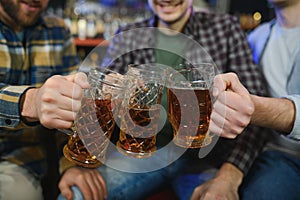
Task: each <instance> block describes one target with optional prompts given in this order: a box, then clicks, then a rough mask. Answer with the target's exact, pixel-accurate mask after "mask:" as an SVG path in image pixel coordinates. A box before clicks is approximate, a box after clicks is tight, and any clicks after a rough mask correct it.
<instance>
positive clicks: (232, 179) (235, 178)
mask: <svg viewBox="0 0 300 200" xmlns="http://www.w3.org/2000/svg"><path fill="white" fill-rule="evenodd" d="M243 176H244V174H243V173H242V171H241V170H239V169H238V168H237V167H236V166H234V165H233V164H231V163H225V164H223V165H222V167H221V168H220V170H219V171H218V173H217V175H216V177H217V178H221V179H222V180H226V182H229V183H230V184H231V185H233V186H235V187H236V188H238V187H239V186H240V184H241V183H242V180H243Z"/></svg>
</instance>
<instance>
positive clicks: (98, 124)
mask: <svg viewBox="0 0 300 200" xmlns="http://www.w3.org/2000/svg"><path fill="white" fill-rule="evenodd" d="M122 77H123V76H122V75H120V74H118V73H116V72H113V71H110V70H108V69H105V68H97V69H91V70H90V72H89V74H88V82H89V84H90V86H91V87H90V88H89V89H85V90H84V97H83V99H82V102H81V108H80V110H79V111H78V113H77V115H76V118H75V121H74V126H73V128H72V131H73V133H72V134H71V135H70V137H69V140H68V143H67V144H66V145H65V146H64V149H63V153H64V156H65V157H66V158H67V159H68V160H70V161H72V162H74V163H76V164H77V165H79V166H82V167H87V168H95V167H98V166H100V165H102V163H104V162H105V154H106V149H107V146H108V144H109V142H110V138H111V135H112V132H113V130H114V127H115V119H116V118H117V115H118V108H119V105H120V102H121V98H122V92H123V91H124V89H123V86H124V85H123V82H122V80H123V79H122Z"/></svg>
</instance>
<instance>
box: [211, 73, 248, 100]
mask: <svg viewBox="0 0 300 200" xmlns="http://www.w3.org/2000/svg"><path fill="white" fill-rule="evenodd" d="M226 90H231V91H233V92H235V93H237V94H239V95H248V94H249V92H248V90H247V89H246V88H245V87H244V86H243V85H242V83H241V82H240V80H239V78H238V76H237V75H236V74H235V73H232V72H230V73H226V74H218V75H216V76H215V79H214V89H213V95H214V96H215V97H216V96H218V95H219V94H220V93H222V92H224V91H226Z"/></svg>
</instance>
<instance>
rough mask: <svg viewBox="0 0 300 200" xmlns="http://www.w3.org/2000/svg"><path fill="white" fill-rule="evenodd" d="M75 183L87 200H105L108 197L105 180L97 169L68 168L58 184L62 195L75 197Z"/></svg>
mask: <svg viewBox="0 0 300 200" xmlns="http://www.w3.org/2000/svg"><path fill="white" fill-rule="evenodd" d="M74 185H76V186H77V187H78V188H79V189H80V191H81V193H82V195H83V197H84V199H85V200H103V199H106V197H107V189H106V184H105V181H104V179H103V177H102V176H101V174H100V173H99V172H98V171H97V170H96V169H86V168H80V167H72V168H69V169H67V170H66V171H65V173H64V174H63V176H62V178H61V180H60V182H59V185H58V187H59V189H60V192H61V194H62V196H64V197H65V198H66V199H67V200H71V199H72V197H73V194H72V190H71V186H74Z"/></svg>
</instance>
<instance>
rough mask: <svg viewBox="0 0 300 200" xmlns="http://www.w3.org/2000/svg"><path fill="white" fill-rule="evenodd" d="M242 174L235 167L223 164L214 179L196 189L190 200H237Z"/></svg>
mask: <svg viewBox="0 0 300 200" xmlns="http://www.w3.org/2000/svg"><path fill="white" fill-rule="evenodd" d="M242 178H243V174H242V173H241V171H240V170H238V169H237V168H236V167H235V166H233V165H231V164H229V163H225V164H224V165H223V166H222V167H221V169H220V170H219V172H218V174H217V175H216V177H215V178H213V179H211V180H208V181H207V182H205V183H203V184H202V185H200V186H198V187H196V188H195V189H194V192H193V194H192V197H191V200H200V199H201V200H215V199H222V200H238V199H239V196H238V188H239V186H240V184H241V182H242Z"/></svg>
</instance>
